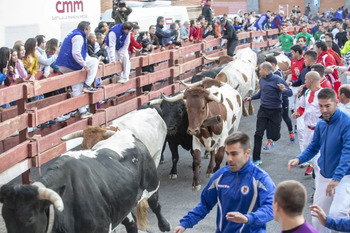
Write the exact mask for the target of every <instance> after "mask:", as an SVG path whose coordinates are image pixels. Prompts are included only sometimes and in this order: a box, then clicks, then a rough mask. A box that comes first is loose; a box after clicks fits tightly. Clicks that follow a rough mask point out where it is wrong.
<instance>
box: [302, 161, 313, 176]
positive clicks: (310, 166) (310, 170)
mask: <svg viewBox="0 0 350 233" xmlns="http://www.w3.org/2000/svg"><path fill="white" fill-rule="evenodd" d="M313 170H314V167H313V166H312V164H309V166H307V168H306V171H305V173H304V175H305V176H307V175H311V174H312V171H313Z"/></svg>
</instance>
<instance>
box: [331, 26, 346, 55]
mask: <svg viewBox="0 0 350 233" xmlns="http://www.w3.org/2000/svg"><path fill="white" fill-rule="evenodd" d="M332 35H333V34H332ZM346 41H348V39H347V38H346V31H345V30H344V28H343V27H339V32H338V33H337V34H336V35H335V44H337V45H338V46H339V47H338V48H342V47H343V46H344V44H345V43H346ZM333 50H334V49H333ZM334 51H335V50H334ZM339 51H340V50H339Z"/></svg>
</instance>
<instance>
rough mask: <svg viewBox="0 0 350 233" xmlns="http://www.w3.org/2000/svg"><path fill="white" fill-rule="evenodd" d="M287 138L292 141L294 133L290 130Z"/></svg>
mask: <svg viewBox="0 0 350 233" xmlns="http://www.w3.org/2000/svg"><path fill="white" fill-rule="evenodd" d="M289 140H290V141H291V142H294V141H295V136H294V133H293V132H290V133H289Z"/></svg>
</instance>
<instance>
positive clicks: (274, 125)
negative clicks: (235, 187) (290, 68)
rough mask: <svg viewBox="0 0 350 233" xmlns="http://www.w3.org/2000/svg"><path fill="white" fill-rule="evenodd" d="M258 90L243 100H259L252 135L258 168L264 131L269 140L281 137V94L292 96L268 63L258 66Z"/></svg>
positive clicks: (254, 160)
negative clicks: (254, 128)
mask: <svg viewBox="0 0 350 233" xmlns="http://www.w3.org/2000/svg"><path fill="white" fill-rule="evenodd" d="M259 68H260V69H259V76H260V77H261V78H260V79H259V85H260V90H259V91H258V92H257V93H256V94H255V95H253V96H252V97H246V98H244V101H245V102H246V101H249V100H255V99H260V104H261V105H260V108H259V111H258V115H257V121H256V131H255V135H254V150H253V163H254V165H257V166H259V165H260V164H261V163H262V162H261V158H260V154H261V147H262V139H263V136H264V132H265V130H267V132H268V135H269V136H270V137H271V140H273V141H277V140H279V139H280V137H281V133H280V131H281V121H282V93H285V94H286V95H287V96H288V97H289V96H292V94H293V93H292V90H291V89H290V88H289V87H288V85H287V83H286V82H285V81H284V80H282V79H281V78H280V77H279V76H278V75H275V74H273V73H272V72H273V68H272V65H271V63H270V62H263V63H261V64H260V66H259Z"/></svg>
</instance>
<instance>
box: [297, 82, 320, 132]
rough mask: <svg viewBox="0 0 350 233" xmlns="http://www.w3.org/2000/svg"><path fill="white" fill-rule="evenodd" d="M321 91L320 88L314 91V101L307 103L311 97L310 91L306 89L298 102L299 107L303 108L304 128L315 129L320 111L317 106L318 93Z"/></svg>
mask: <svg viewBox="0 0 350 233" xmlns="http://www.w3.org/2000/svg"><path fill="white" fill-rule="evenodd" d="M321 90H322V88H320V89H319V90H318V91H315V95H314V100H313V101H312V102H311V103H309V98H310V96H311V90H310V89H307V90H306V92H305V94H304V95H302V97H301V98H300V100H299V106H300V107H302V108H304V109H305V111H304V114H303V116H304V122H305V125H306V126H310V127H315V126H316V124H317V122H318V121H319V120H320V116H321V115H322V114H321V111H320V106H319V105H318V93H319V92H320V91H321Z"/></svg>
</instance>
